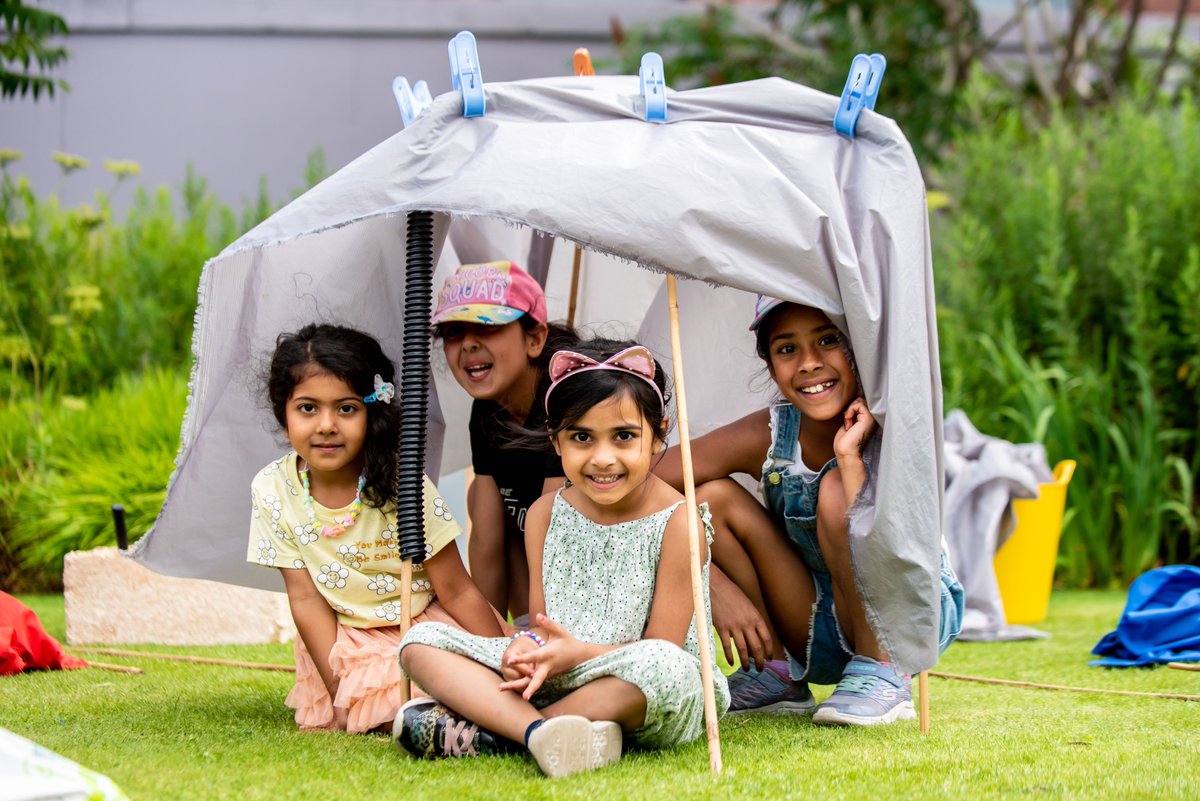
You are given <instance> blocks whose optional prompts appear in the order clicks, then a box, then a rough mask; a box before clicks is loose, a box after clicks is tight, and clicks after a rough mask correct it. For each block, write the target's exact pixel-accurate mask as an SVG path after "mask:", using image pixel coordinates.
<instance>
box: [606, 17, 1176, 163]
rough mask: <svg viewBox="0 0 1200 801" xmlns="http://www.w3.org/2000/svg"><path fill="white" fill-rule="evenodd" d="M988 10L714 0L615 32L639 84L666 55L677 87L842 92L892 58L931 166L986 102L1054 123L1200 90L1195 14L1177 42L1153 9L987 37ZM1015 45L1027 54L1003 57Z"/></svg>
mask: <svg viewBox="0 0 1200 801" xmlns="http://www.w3.org/2000/svg"><path fill="white" fill-rule="evenodd" d="M977 5H978V4H973V3H953V2H945V0H917V1H916V2H907V3H889V2H880V1H879V0H777V2H776V3H775V7H774V8H773V9H772V10H771V11H770V12H768V13H767V14H765V15H763V14H762V13H761V11H760V10H759V9H757V8H755V7H753V6H752V5H740V4H737V3H728V2H716V1H715V0H714V1H713V2H707V3H705V4H704V9H703V10H702V11H691V12H689V13H688V14H685V15H681V16H679V17H674V18H670V19H668V20H665V21H663V22H661V23H658V24H657V25H654V26H647V27H636V28H633V29H631V30H628V31H626V30H625V29H624V28H622V27H621V26H620V25H619V24H618V23H614V28H613V30H614V40H615V42H616V44H617V46H618V49H619V52H620V62H619V63H620V69H621V70H622V71H625V72H636V70H637V67H638V63H639V60H640V59H641V56H642V54H643V53H645V52H646V51H647V50H656V51H659V52H660V53H661V55H662V56H663V60H664V68H665V71H666V76H667V82H668V84H669V85H671V86H673V87H675V88H689V87H692V86H696V85H711V84H719V83H729V82H733V81H742V80H748V79H752V78H763V77H770V76H778V77H782V78H789V79H792V80H796V81H799V82H801V83H803V84H805V85H808V86H811V87H813V88H816V89H820V90H822V91H825V92H829V93H830V94H840V93H841V91H842V87H843V86H844V84H845V81H846V72H847V69H848V67H849V65H850V60H851V59H852V58H853V57H854V55H855V54H856V53H860V52H867V53H870V52H880V53H883V55H884V56H885V57H886V58H887V59H888V67H887V72H886V75H885V77H884V80H883V83H882V85H881V87H880V94H879V101H878V109H879V110H880V111H881V112H882V113H884V114H886V115H887V116H889V117H892V118H894V119H895V120H896V121H897V122H899V123H900V126H901V127H902V128H903V129H904V131H905V133H906V134H907V136H908V138H909V141H910V142H911V143H912V145H913V150H914V151H915V152H916V154H917V156H918V159H919V160H921V161H922V163H925V164H927V165H933V164H936V162H937V161H939V160H940V159H941V157H942V156H943V154H944V152H945V151H946V150H947V149H948V148H952V147H953V146H954V140H955V131H956V130H957V129H958V128H960V127H961V126H962V125H963V124H964V123H967V124H969V121H970V120H971V119H972V112H973V111H979V108H978V104H980V103H982V105H983V106H984V107H986V108H987V109H989V110H991V111H995V110H997V109H1004V108H1011V107H1013V106H1016V105H1023V106H1025V107H1026V108H1027V109H1028V110H1029V111H1031V112H1036V113H1038V114H1039V115H1040V116H1042V117H1044V116H1045V115H1047V114H1049V113H1050V112H1052V111H1053V110H1054V109H1056V108H1060V107H1064V106H1065V107H1072V108H1080V107H1091V106H1097V105H1105V104H1108V103H1111V102H1113V101H1115V100H1117V99H1119V98H1120V97H1121V96H1122V95H1123V94H1125V93H1126V92H1127V90H1129V89H1130V88H1131V87H1135V86H1138V85H1142V86H1148V87H1150V90H1149V92H1148V95H1151V96H1153V95H1156V94H1158V93H1160V92H1161V93H1166V94H1176V93H1178V92H1181V91H1184V90H1187V89H1188V88H1189V87H1190V88H1191V89H1195V88H1196V86H1197V84H1198V81H1200V69H1198V68H1200V55H1198V54H1197V51H1196V50H1195V48H1189V47H1188V46H1186V45H1181V34H1182V32H1183V28H1184V24H1185V22H1186V17H1185V15H1184V13H1183V12H1184V11H1185V10H1186V9H1185V5H1186V4H1179V11H1178V13H1177V14H1176V16H1175V18H1174V19H1173V21H1172V25H1171V27H1170V29H1169V33H1168V34H1167V36H1166V37H1165V39H1164V38H1163V37H1158V36H1154V35H1152V34H1150V33H1148V32H1147V31H1146V26H1144V25H1143V24H1142V23H1143V22H1144V18H1143V14H1142V11H1143V4H1141V3H1132V4H1117V3H1113V2H1111V1H1110V0H1083V1H1082V2H1074V3H1070V4H1068V7H1067V8H1066V9H1065V12H1064V11H1061V10H1056V11H1053V12H1051V10H1050V8H1049V7H1050V6H1051V5H1053V4H1051V3H1049V2H1046V0H1033V1H1032V2H1030V0H1013V2H1012V4H1011V16H1010V17H1009V18H1008V19H1007V20H1004V21H1003V22H1001V23H1000V24H999V25H997V26H995V27H994V28H992V29H990V30H986V31H985V30H984V27H983V25H982V21H981V18H980V15H979V12H978V10H977V8H976V6H977ZM990 5H992V6H993V8H992V10H993V11H995V10H998V9H996V8H995V7H994V6H995V4H990ZM1014 38H1015V39H1017V40H1019V41H1020V43H1021V44H1022V45H1023V53H1024V55H1022V56H1014V54H1013V53H1012V52H1005V53H1000V52H998V51H999V50H1000V48H1001V47H1002V46H1004V45H1007V44H1008V43H1009V42H1010V41H1011V40H1013V39H1014ZM971 83H975V84H977V85H980V84H984V85H986V86H987V92H986V97H985V96H984V95H981V94H980V93H976V94H975V96H974V97H971V96H970V94H969V93H967V92H965V91H964V90H965V89H966V88H967V86H968V85H969V84H971ZM972 103H974V104H976V108H974V109H973V108H972V107H971V104H972Z"/></svg>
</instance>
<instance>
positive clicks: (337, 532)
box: [300, 462, 367, 537]
mask: <svg viewBox="0 0 1200 801" xmlns="http://www.w3.org/2000/svg"><path fill="white" fill-rule="evenodd" d="M300 483H301V484H302V485H303V486H304V507H305V508H306V509H308V519H309V520H310V521H312V524H313V528H319V529H320V530H321V536H323V537H340V536H342V535H343V534H345V533H346V529H348V528H350V527H351V526H353V525H354V522H355V521H356V520H357V519H358V515H359V512H361V511H362V491H363V485H364V484H366V483H367V472H366V469H365V468H364V470H363V472H361V473H359V474H358V489H356V490H355V491H354V503H352V504H351V505H350V511H349V512H347V513H346V516H345V517H339V518H334V522H335V523H336V525H333V526H322V525H321V524H320V523H319V522H318V521H317V513H316V512H314V511H313V496H312V492H310V491H309V488H308V463H307V462H306V463H305V465H304V467H302V468H300Z"/></svg>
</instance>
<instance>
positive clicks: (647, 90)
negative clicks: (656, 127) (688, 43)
mask: <svg viewBox="0 0 1200 801" xmlns="http://www.w3.org/2000/svg"><path fill="white" fill-rule="evenodd" d="M638 86H639V87H640V89H641V93H642V100H644V101H645V104H646V119H647V120H649V121H657V122H666V120H667V82H666V80H665V79H664V78H663V60H662V56H660V55H659V54H658V53H653V52H651V53H647V54H646V55H644V56H642V66H641V67H640V68H638Z"/></svg>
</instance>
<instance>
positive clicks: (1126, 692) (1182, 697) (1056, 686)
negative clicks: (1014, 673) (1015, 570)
mask: <svg viewBox="0 0 1200 801" xmlns="http://www.w3.org/2000/svg"><path fill="white" fill-rule="evenodd" d="M929 675H930V676H937V677H938V678H939V679H957V680H958V681H977V682H980V683H982V684H1003V685H1004V686H1006V687H1027V688H1030V689H1034V690H1062V691H1066V692H1072V693H1100V694H1102V695H1128V696H1132V697H1133V698H1170V699H1173V700H1176V701H1200V695H1182V694H1180V693H1143V692H1137V691H1135V690H1102V689H1099V688H1098V687H1070V686H1067V685H1063V684H1039V683H1038V682H1033V681H1012V680H1011V679H991V678H988V677H986V676H964V675H962V674H959V673H939V672H937V671H936V670H931V671H930V672H929Z"/></svg>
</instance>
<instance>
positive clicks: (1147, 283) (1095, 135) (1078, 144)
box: [934, 97, 1200, 586]
mask: <svg viewBox="0 0 1200 801" xmlns="http://www.w3.org/2000/svg"><path fill="white" fill-rule="evenodd" d="M946 175H947V179H946V181H947V190H948V192H949V195H950V197H951V198H952V204H951V207H950V208H949V209H948V210H947V211H946V212H943V213H942V215H941V216H940V217H938V218H935V221H934V225H935V231H936V234H935V241H936V242H937V244H938V253H937V256H936V262H935V264H936V278H937V282H938V300H939V303H940V304H941V309H940V311H939V322H940V332H941V337H942V344H943V371H944V373H945V377H946V381H945V386H946V405H947V407H948V408H950V407H953V406H961V407H963V408H964V409H966V410H967V411H968V413H969V414H971V416H972V417H973V418H974V419H975V422H976V423H977V424H978V425H979V426H980V428H981V429H982V430H984V431H987V432H988V433H992V434H996V435H998V436H1002V437H1005V438H1007V439H1013V440H1017V441H1038V442H1043V443H1045V444H1046V447H1047V450H1048V451H1049V453H1050V455H1051V458H1052V459H1063V458H1073V459H1076V460H1078V462H1079V469H1078V471H1077V472H1076V474H1075V476H1076V477H1075V480H1074V481H1073V483H1072V485H1071V488H1070V494H1069V498H1070V506H1071V509H1072V514H1071V516H1070V518H1069V519H1068V521H1067V524H1066V526H1065V529H1064V536H1063V542H1062V550H1061V552H1060V578H1061V579H1062V580H1064V581H1065V582H1067V583H1069V584H1071V585H1085V586H1086V585H1097V584H1098V585H1109V584H1112V583H1114V582H1117V581H1124V582H1128V581H1131V580H1132V579H1133V578H1135V577H1136V576H1137V575H1138V574H1140V573H1141V572H1143V571H1145V570H1146V569H1148V568H1150V567H1153V566H1154V565H1155V564H1157V563H1161V562H1186V561H1190V560H1195V559H1197V558H1200V532H1198V527H1197V497H1196V492H1195V485H1196V477H1197V472H1198V470H1200V449H1198V445H1200V421H1198V418H1197V407H1198V400H1200V380H1198V379H1200V255H1198V251H1197V244H1196V243H1197V242H1200V213H1197V211H1196V210H1197V209H1198V208H1200V111H1198V108H1197V105H1196V104H1195V102H1194V101H1193V100H1192V98H1190V97H1185V98H1184V99H1183V100H1182V101H1181V102H1180V103H1179V104H1178V105H1175V106H1168V105H1165V104H1158V103H1153V102H1150V101H1148V100H1147V99H1146V98H1142V97H1135V98H1129V99H1127V100H1125V101H1123V102H1121V103H1119V104H1117V105H1116V106H1114V107H1112V108H1110V109H1105V110H1099V111H1094V112H1090V113H1086V114H1078V115H1067V114H1059V115H1057V116H1055V117H1054V118H1053V119H1052V120H1051V121H1050V122H1049V124H1047V125H1046V126H1045V127H1044V128H1041V129H1037V130H1032V131H1031V130H1030V129H1028V128H1027V127H1026V126H1025V124H1024V121H1023V120H1022V119H1021V117H1020V115H1019V113H1018V112H1012V113H1010V114H1008V115H1005V116H1002V117H1001V118H1000V119H998V120H996V121H994V122H992V123H990V124H983V123H982V121H981V124H980V126H979V127H977V128H975V129H973V130H971V131H969V132H964V133H963V134H962V135H961V136H960V138H959V139H958V142H957V145H956V149H955V153H954V155H953V157H952V158H951V159H950V161H949V162H948V164H947V168H946Z"/></svg>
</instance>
